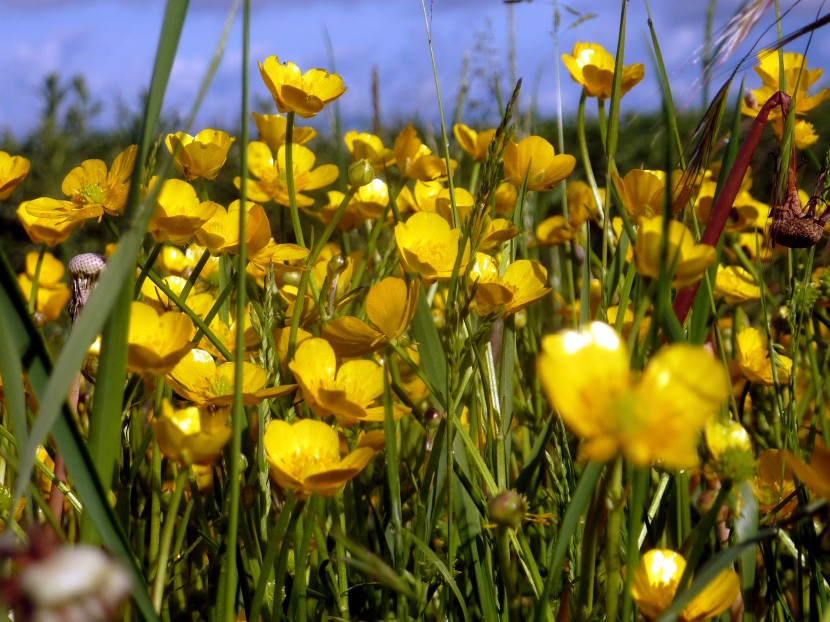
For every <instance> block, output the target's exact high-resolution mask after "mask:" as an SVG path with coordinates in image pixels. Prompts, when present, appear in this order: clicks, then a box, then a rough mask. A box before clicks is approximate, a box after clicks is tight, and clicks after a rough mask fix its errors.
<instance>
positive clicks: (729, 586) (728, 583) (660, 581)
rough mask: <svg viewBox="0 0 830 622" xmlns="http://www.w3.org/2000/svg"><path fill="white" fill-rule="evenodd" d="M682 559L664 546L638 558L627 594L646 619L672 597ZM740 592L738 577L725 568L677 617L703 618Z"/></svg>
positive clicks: (699, 621)
mask: <svg viewBox="0 0 830 622" xmlns="http://www.w3.org/2000/svg"><path fill="white" fill-rule="evenodd" d="M684 570H686V560H685V559H683V556H682V555H680V553H676V552H674V551H671V550H667V549H651V550H650V551H648V552H647V553H645V555H643V556H642V557H641V558H640V563H639V564H637V568H636V570H635V571H634V581H633V583H632V585H631V595H632V596H633V597H634V601H635V602H636V603H637V606H638V607H639V608H640V612H641V613H642V614H643V615H644V616H645V617H646V618H648V619H651V620H653V619H655V618H658V617H660V614H661V613H663V611H665V610H666V609H667V608H668V606H669V605H670V604H671V602H672V600H674V595H675V592H677V588H678V585H679V583H680V578H681V577H682V576H683V572H684ZM740 592H741V579H740V577H738V574H737V573H736V572H735V571H734V570H732V569H730V568H727V569H725V570H723V571H722V572H721V573H720V574H719V575H718V576H717V577H716V578H715V579H714V580H713V581H712V582H711V583H709V584H708V585H707V586H706V587H705V588H703V590H702V591H701V592H700V593H699V594H698V595H697V596H695V597H694V598H693V599H692V602H690V603H689V604H688V605H686V607H685V608H684V609H683V611H681V612H680V615H679V616H678V620H682V621H683V622H703V621H704V620H711V619H712V618H714V617H715V616H717V615H719V614H721V613H722V612H724V611H726V610H727V609H728V608H729V606H730V605H731V604H732V603H733V602H734V601H735V599H736V598H737V597H738V594H740Z"/></svg>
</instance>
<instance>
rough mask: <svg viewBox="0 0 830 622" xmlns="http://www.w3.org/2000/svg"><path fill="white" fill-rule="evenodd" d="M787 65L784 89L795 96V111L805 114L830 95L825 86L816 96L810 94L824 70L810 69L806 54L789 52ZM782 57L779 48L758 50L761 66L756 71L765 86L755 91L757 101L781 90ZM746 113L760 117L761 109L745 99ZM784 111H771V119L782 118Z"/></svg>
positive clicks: (756, 67) (787, 53) (786, 53)
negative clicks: (811, 88)
mask: <svg viewBox="0 0 830 622" xmlns="http://www.w3.org/2000/svg"><path fill="white" fill-rule="evenodd" d="M783 61H784V62H783V64H784V92H785V93H787V94H789V95H791V96H793V97H794V98H795V113H796V114H797V115H804V114H806V113H808V112H809V111H811V110H812V109H813V108H815V107H816V106H818V105H819V104H820V103H822V102H823V101H824V100H825V99H827V98H828V97H830V89H822V90H821V91H819V92H818V93H816V94H815V95H808V93H807V91H808V90H809V89H810V87H811V86H813V84H815V83H816V82H818V80H819V79H821V74H822V73H823V71H822V70H821V69H807V59H806V58H805V57H804V55H803V54H798V53H796V52H785V53H784V55H783ZM780 68H781V64H780V60H779V55H778V53H777V52H775V51H771V50H762V51H761V52H759V53H758V65H757V66H755V67H754V69H755V73H757V74H758V76H759V77H760V78H761V81H762V82H763V86H761V87H760V88H758V89H755V90H753V91H752V95H753V98H754V100H755V104H762V103H764V102H765V101H767V100H768V99H769V98H770V97H771V96H772V95H773V94H774V93H775V92H776V91H778V90H780V89H779V86H780ZM742 110H743V112H744V114H748V115H750V116H753V117H754V116H756V115H757V114H758V110H757V108H755V107H754V106H753V105H751V104H750V103H749V102H747V101H746V100H744V104H743V108H742ZM780 116H781V112H780V110H778V109H777V108H776V109H775V110H774V111H773V112H771V113H770V119H776V118H780Z"/></svg>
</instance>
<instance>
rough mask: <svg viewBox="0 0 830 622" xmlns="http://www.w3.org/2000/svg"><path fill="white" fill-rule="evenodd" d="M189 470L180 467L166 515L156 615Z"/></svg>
mask: <svg viewBox="0 0 830 622" xmlns="http://www.w3.org/2000/svg"><path fill="white" fill-rule="evenodd" d="M188 470H189V469H188V468H183V467H180V468H179V471H178V473H176V483H175V485H174V488H173V496H172V497H171V498H170V504H169V505H168V506H167V513H166V514H165V515H164V527H163V528H162V532H161V541H160V546H159V555H158V562H157V563H156V577H155V580H154V581H153V607H154V608H155V610H156V613H159V614H160V613H161V605H162V600H163V598H164V583H165V580H166V579H167V561H168V559H169V558H170V548H171V545H172V543H173V528H174V527H175V526H176V515H177V514H178V513H179V503H180V502H181V500H182V493H183V492H184V485H185V483H186V482H187V472H188Z"/></svg>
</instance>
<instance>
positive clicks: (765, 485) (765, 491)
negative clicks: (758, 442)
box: [752, 449, 798, 520]
mask: <svg viewBox="0 0 830 622" xmlns="http://www.w3.org/2000/svg"><path fill="white" fill-rule="evenodd" d="M785 453H786V452H784V451H781V450H780V449H765V450H764V451H762V452H760V453H759V454H758V459H757V460H756V461H755V480H754V481H753V482H752V491H753V492H754V493H755V498H756V499H757V500H758V509H759V510H760V511H761V514H762V515H765V514H769V513H770V512H772V511H773V510H774V509H775V508H776V507H778V505H780V504H781V503H782V502H783V501H784V499H786V498H787V497H790V496H791V495H792V497H791V499H790V500H789V501H788V502H787V503H786V505H784V506H783V507H782V508H781V509H779V510H778V512H777V513H776V514H775V518H776V520H784V519H785V518H787V517H788V516H789V515H790V514H792V513H793V511H794V510H795V508H796V507H797V506H798V497H796V496H795V495H794V494H793V493H794V492H795V482H794V481H793V470H792V468H791V467H790V466H789V465H787V464H786V463H785V461H784V455H785Z"/></svg>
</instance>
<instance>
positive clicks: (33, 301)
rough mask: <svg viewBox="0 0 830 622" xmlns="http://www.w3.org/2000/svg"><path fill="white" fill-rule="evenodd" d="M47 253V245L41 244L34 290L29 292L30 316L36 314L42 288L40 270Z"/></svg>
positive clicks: (36, 265) (33, 281)
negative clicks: (40, 287)
mask: <svg viewBox="0 0 830 622" xmlns="http://www.w3.org/2000/svg"><path fill="white" fill-rule="evenodd" d="M45 253H46V244H44V243H42V242H41V244H40V248H39V249H38V253H37V263H36V264H35V273H34V274H33V275H32V289H31V290H30V291H29V315H31V314H32V313H34V312H35V309H36V308H37V290H38V287H39V286H40V269H41V268H42V267H43V255H44V254H45Z"/></svg>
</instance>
